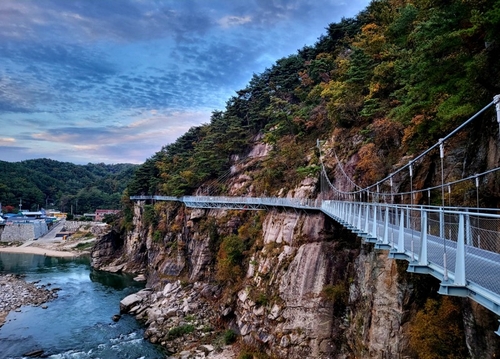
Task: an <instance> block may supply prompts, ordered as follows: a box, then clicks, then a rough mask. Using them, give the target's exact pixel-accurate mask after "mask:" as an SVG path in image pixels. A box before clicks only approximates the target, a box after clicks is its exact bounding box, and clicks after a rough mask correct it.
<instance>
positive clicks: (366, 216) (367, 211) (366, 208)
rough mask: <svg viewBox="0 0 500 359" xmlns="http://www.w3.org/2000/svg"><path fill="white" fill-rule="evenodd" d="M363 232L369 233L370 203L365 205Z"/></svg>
mask: <svg viewBox="0 0 500 359" xmlns="http://www.w3.org/2000/svg"><path fill="white" fill-rule="evenodd" d="M365 233H366V234H368V233H370V204H369V203H367V204H366V205H365Z"/></svg>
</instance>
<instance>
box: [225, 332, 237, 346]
mask: <svg viewBox="0 0 500 359" xmlns="http://www.w3.org/2000/svg"><path fill="white" fill-rule="evenodd" d="M237 337H238V336H237V334H236V333H235V332H234V330H232V329H228V330H226V331H225V332H224V344H226V345H229V344H233V343H234V342H235V341H236V338H237Z"/></svg>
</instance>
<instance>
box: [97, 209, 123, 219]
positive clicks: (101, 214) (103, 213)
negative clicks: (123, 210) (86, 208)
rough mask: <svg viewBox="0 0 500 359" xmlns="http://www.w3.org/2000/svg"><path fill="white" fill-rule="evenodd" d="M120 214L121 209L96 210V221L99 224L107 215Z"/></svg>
mask: <svg viewBox="0 0 500 359" xmlns="http://www.w3.org/2000/svg"><path fill="white" fill-rule="evenodd" d="M118 213H120V210H119V209H96V210H95V220H96V221H97V222H102V220H103V219H104V216H106V215H107V214H118Z"/></svg>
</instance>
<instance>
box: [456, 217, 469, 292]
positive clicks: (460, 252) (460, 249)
mask: <svg viewBox="0 0 500 359" xmlns="http://www.w3.org/2000/svg"><path fill="white" fill-rule="evenodd" d="M464 237H465V236H464V215H463V214H460V215H459V220H458V238H457V252H456V258H455V282H454V284H455V285H456V286H465V284H466V281H465V238H464Z"/></svg>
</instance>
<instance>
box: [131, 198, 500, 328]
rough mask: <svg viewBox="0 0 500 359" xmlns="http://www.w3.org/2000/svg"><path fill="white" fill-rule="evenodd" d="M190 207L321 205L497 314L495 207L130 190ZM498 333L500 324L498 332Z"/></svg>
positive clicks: (498, 228)
mask: <svg viewBox="0 0 500 359" xmlns="http://www.w3.org/2000/svg"><path fill="white" fill-rule="evenodd" d="M130 199H131V200H135V201H137V200H155V201H176V202H181V203H184V204H185V205H186V206H187V207H191V208H207V209H210V208H221V209H239V210H264V209H267V208H270V207H283V208H293V209H303V210H319V211H322V212H323V213H324V214H326V215H327V216H329V217H331V218H332V219H334V220H335V221H337V222H339V223H340V224H342V225H343V226H344V227H346V228H348V229H349V230H351V231H352V232H353V233H355V234H357V235H359V236H360V237H362V238H364V240H365V241H366V242H369V243H374V244H375V248H376V249H380V250H388V251H389V257H390V258H394V259H404V260H407V261H408V262H409V267H408V271H409V272H414V273H421V274H430V275H432V276H434V277H436V278H438V279H439V280H441V286H440V289H439V293H440V294H444V295H453V296H460V297H468V298H470V299H472V300H474V301H476V302H478V303H479V304H481V305H482V306H484V307H486V308H487V309H489V310H491V311H493V312H494V313H495V314H496V315H499V316H500V215H498V214H496V213H494V212H495V211H494V210H487V209H481V212H478V211H477V209H476V208H453V207H449V208H447V207H435V206H409V205H390V204H384V203H362V202H345V201H321V200H308V199H294V198H255V197H217V196H213V197H210V196H184V197H170V196H132V197H130ZM496 333H497V334H498V335H500V328H499V330H498V331H497V332H496Z"/></svg>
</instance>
